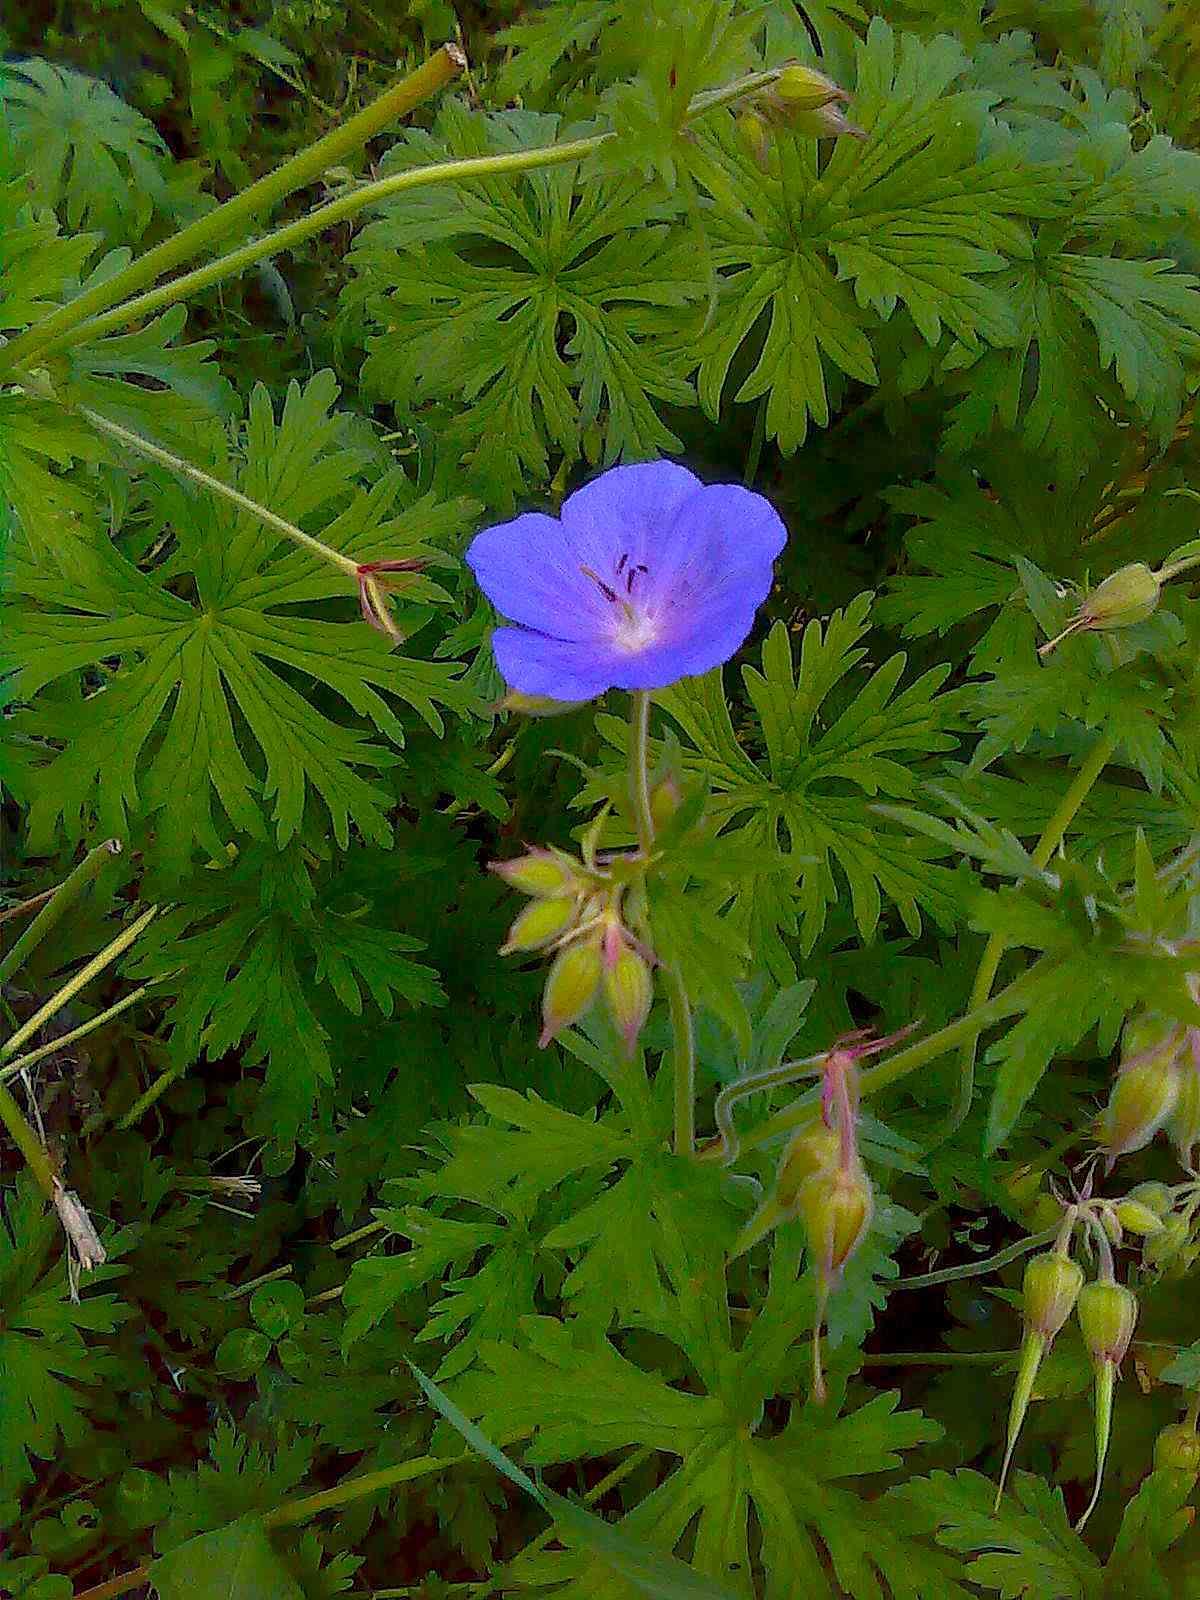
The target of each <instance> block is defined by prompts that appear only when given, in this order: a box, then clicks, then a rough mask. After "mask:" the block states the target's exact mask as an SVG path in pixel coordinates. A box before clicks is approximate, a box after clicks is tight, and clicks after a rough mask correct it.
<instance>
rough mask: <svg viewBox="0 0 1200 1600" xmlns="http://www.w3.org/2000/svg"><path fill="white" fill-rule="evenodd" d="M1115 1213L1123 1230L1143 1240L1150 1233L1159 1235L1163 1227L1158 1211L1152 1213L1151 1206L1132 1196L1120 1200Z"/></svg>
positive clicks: (1114, 1210) (1114, 1208)
mask: <svg viewBox="0 0 1200 1600" xmlns="http://www.w3.org/2000/svg"><path fill="white" fill-rule="evenodd" d="M1113 1212H1114V1213H1115V1215H1116V1218H1117V1221H1118V1222H1119V1223H1120V1224H1121V1226H1122V1227H1123V1228H1125V1229H1126V1230H1127V1231H1128V1232H1129V1233H1136V1234H1139V1235H1140V1236H1141V1237H1143V1238H1144V1237H1145V1236H1146V1235H1147V1234H1149V1233H1158V1232H1159V1230H1160V1229H1161V1228H1162V1225H1163V1219H1162V1218H1161V1217H1160V1216H1159V1214H1158V1212H1157V1211H1152V1210H1151V1209H1150V1207H1149V1206H1147V1205H1143V1204H1142V1202H1141V1201H1140V1200H1135V1199H1133V1197H1132V1196H1131V1195H1126V1197H1125V1199H1124V1200H1118V1201H1117V1203H1116V1204H1115V1205H1114V1206H1113Z"/></svg>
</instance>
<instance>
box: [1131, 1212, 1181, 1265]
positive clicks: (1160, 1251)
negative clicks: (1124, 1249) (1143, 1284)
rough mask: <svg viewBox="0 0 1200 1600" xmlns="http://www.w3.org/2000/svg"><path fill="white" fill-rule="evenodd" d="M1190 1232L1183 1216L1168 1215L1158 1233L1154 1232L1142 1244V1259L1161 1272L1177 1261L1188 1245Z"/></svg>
mask: <svg viewBox="0 0 1200 1600" xmlns="http://www.w3.org/2000/svg"><path fill="white" fill-rule="evenodd" d="M1189 1238H1190V1233H1189V1230H1188V1225H1187V1223H1186V1222H1185V1221H1184V1219H1183V1218H1182V1217H1167V1218H1165V1220H1164V1221H1163V1225H1162V1227H1161V1228H1160V1229H1159V1231H1158V1232H1157V1233H1152V1234H1151V1235H1150V1236H1149V1237H1148V1238H1147V1240H1146V1242H1145V1244H1144V1245H1143V1246H1142V1260H1143V1261H1144V1262H1145V1263H1146V1265H1147V1266H1148V1267H1151V1268H1153V1270H1154V1271H1156V1272H1161V1271H1162V1270H1163V1269H1164V1268H1166V1267H1169V1266H1170V1265H1171V1264H1172V1263H1173V1262H1174V1261H1176V1260H1177V1259H1178V1258H1179V1256H1180V1255H1181V1254H1182V1252H1183V1251H1184V1250H1186V1248H1187V1245H1188V1240H1189Z"/></svg>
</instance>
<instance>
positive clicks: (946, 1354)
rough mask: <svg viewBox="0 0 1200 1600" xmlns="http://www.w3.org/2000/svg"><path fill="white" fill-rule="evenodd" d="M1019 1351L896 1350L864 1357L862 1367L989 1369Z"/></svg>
mask: <svg viewBox="0 0 1200 1600" xmlns="http://www.w3.org/2000/svg"><path fill="white" fill-rule="evenodd" d="M1016 1355H1020V1351H1019V1350H897V1351H895V1352H894V1353H893V1354H892V1355H888V1354H887V1353H886V1352H881V1353H879V1354H870V1355H864V1356H863V1357H862V1360H861V1362H860V1363H859V1364H860V1365H861V1366H864V1367H991V1366H995V1365H996V1364H997V1363H999V1362H1001V1361H1011V1360H1012V1358H1013V1357H1014V1356H1016Z"/></svg>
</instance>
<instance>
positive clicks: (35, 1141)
mask: <svg viewBox="0 0 1200 1600" xmlns="http://www.w3.org/2000/svg"><path fill="white" fill-rule="evenodd" d="M0 1122H2V1123H3V1124H4V1126H5V1127H6V1128H7V1129H8V1132H9V1134H10V1135H11V1136H12V1142H13V1143H14V1144H15V1145H16V1147H17V1149H18V1150H19V1151H20V1152H21V1154H22V1155H23V1156H24V1157H25V1164H26V1165H27V1166H28V1168H29V1170H30V1172H32V1173H33V1175H34V1177H35V1178H36V1179H37V1182H38V1187H39V1188H40V1189H41V1191H42V1193H43V1194H44V1195H45V1196H46V1199H47V1200H49V1201H51V1202H53V1200H54V1199H55V1198H56V1196H57V1193H58V1180H57V1178H56V1177H55V1175H54V1168H53V1167H52V1166H51V1165H50V1158H49V1156H47V1154H46V1152H45V1150H44V1149H43V1147H42V1142H41V1140H40V1139H39V1138H38V1136H37V1134H36V1133H35V1132H34V1131H33V1129H32V1128H31V1127H30V1126H29V1124H28V1122H26V1120H25V1118H24V1117H23V1116H22V1115H21V1108H20V1106H19V1105H18V1104H17V1102H16V1101H15V1100H14V1099H13V1097H12V1095H11V1094H10V1092H9V1091H8V1089H7V1088H6V1087H5V1086H4V1084H2V1083H0Z"/></svg>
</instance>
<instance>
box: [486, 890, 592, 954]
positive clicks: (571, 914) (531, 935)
mask: <svg viewBox="0 0 1200 1600" xmlns="http://www.w3.org/2000/svg"><path fill="white" fill-rule="evenodd" d="M578 916H579V902H578V901H577V900H535V901H533V903H532V904H531V905H527V906H526V907H525V909H524V911H522V912H521V915H520V916H519V917H518V918H517V920H516V921H515V922H514V923H513V925H512V927H511V928H510V929H509V930H508V938H507V939H506V940H505V941H504V943H503V944H502V945H501V946H500V954H501V955H502V956H509V955H512V954H513V953H514V952H515V951H525V950H544V949H545V948H546V946H547V945H551V944H553V943H554V941H555V940H556V939H561V938H562V936H563V934H565V933H566V932H568V931H569V929H571V928H572V927H574V925H575V921H576V919H577V918H578Z"/></svg>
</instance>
